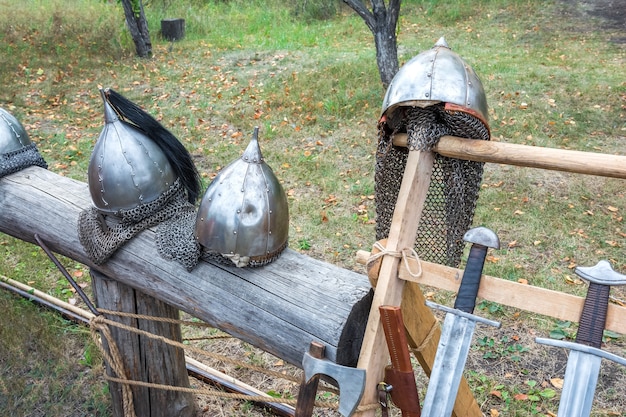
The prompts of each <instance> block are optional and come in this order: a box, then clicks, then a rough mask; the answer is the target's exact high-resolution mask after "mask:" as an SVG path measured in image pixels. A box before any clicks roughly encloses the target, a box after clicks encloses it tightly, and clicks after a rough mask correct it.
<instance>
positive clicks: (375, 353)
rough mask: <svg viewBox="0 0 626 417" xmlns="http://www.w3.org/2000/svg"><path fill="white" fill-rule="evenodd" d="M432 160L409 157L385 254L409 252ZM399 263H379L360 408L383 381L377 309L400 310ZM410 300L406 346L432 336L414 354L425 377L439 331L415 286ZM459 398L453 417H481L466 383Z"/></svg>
mask: <svg viewBox="0 0 626 417" xmlns="http://www.w3.org/2000/svg"><path fill="white" fill-rule="evenodd" d="M434 158H435V154H434V153H433V152H430V151H410V152H409V155H408V158H407V163H406V166H405V170H404V175H403V178H402V184H401V186H400V192H399V193H398V199H397V202H396V207H395V210H394V213H393V218H392V221H391V227H390V230H389V237H388V238H387V246H386V251H388V252H401V251H402V250H404V249H407V248H413V246H414V242H415V238H416V236H417V227H418V225H419V222H420V218H421V214H422V210H423V208H424V203H425V201H426V195H427V193H428V187H429V185H430V179H431V175H432V170H433V163H434ZM400 262H401V259H400V258H398V257H396V256H391V255H386V256H383V258H382V262H381V267H380V273H379V275H378V284H377V285H376V291H375V292H374V299H373V301H372V308H371V310H370V315H369V319H368V322H367V327H366V330H365V336H364V340H363V345H362V347H361V353H360V356H359V362H358V365H357V367H358V368H362V369H365V370H366V372H367V380H366V386H365V392H364V394H363V399H362V401H361V405H362V406H370V405H372V404H376V403H377V391H376V390H377V385H378V383H379V382H380V381H382V380H383V374H384V368H385V366H386V365H387V363H388V361H389V353H388V351H387V346H386V342H385V335H384V331H383V328H382V325H381V323H380V312H379V307H380V306H382V305H393V306H399V305H400V304H401V303H402V299H403V290H404V287H405V282H404V280H402V279H400V278H399V277H398V270H399V265H400ZM410 296H411V299H412V300H413V301H414V302H411V303H410V304H407V303H406V302H405V303H404V307H403V315H404V316H405V321H408V324H407V323H405V325H406V328H407V331H408V332H407V333H408V336H409V344H410V345H411V346H412V347H414V348H415V347H417V346H419V345H420V344H422V343H423V340H424V338H425V337H426V335H430V337H429V340H430V342H429V343H428V346H427V347H426V348H425V349H424V350H423V351H422V352H425V353H426V354H422V353H420V352H417V353H416V356H417V357H418V360H419V361H420V364H421V365H422V366H423V367H424V368H425V370H426V372H427V374H430V368H431V367H432V362H433V361H434V356H435V355H434V352H435V351H436V349H437V343H438V341H439V335H440V333H441V331H440V329H439V327H437V326H435V324H436V320H435V317H434V315H433V313H432V312H431V311H430V309H429V308H428V307H426V305H425V304H424V297H423V295H422V293H421V291H420V290H419V287H418V286H417V285H411V289H410ZM433 326H435V327H433ZM431 345H432V346H431ZM433 346H434V348H433ZM433 349H434V350H433ZM458 397H460V398H462V401H457V405H455V411H454V414H453V415H455V416H468V417H469V416H471V417H479V416H482V413H481V412H480V408H479V407H478V404H477V403H476V401H475V400H474V397H473V395H472V393H471V391H470V390H469V387H468V385H467V383H466V382H465V381H464V380H463V382H462V383H461V387H460V389H459V394H458ZM457 406H458V407H457ZM358 415H359V416H362V417H373V416H374V415H375V410H368V411H363V412H360V413H359V414H358Z"/></svg>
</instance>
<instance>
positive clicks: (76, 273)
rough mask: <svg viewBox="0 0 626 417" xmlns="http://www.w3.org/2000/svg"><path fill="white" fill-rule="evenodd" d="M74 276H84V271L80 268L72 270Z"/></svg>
mask: <svg viewBox="0 0 626 417" xmlns="http://www.w3.org/2000/svg"><path fill="white" fill-rule="evenodd" d="M72 276H73V277H74V278H80V277H82V276H83V271H81V270H80V269H78V270H76V271H74V272H72Z"/></svg>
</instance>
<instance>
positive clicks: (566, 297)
mask: <svg viewBox="0 0 626 417" xmlns="http://www.w3.org/2000/svg"><path fill="white" fill-rule="evenodd" d="M369 256H370V252H367V251H358V252H357V262H359V263H361V264H366V263H367V259H368V258H369ZM420 264H421V266H422V275H421V276H420V277H419V278H414V277H413V276H412V275H411V274H410V273H409V270H411V271H416V270H417V265H416V260H415V259H409V260H408V268H409V270H407V266H406V265H404V263H403V264H402V265H401V266H400V270H399V277H400V278H402V279H404V280H406V281H412V282H416V283H418V284H420V285H428V286H431V287H435V288H439V289H442V290H447V291H453V292H457V291H458V289H459V285H460V284H461V277H462V276H463V270H462V269H457V268H451V267H449V266H444V265H439V264H436V263H431V262H426V261H420ZM478 297H480V298H482V299H484V300H487V301H493V302H495V303H498V304H502V305H505V306H509V307H514V308H519V309H521V310H524V311H528V312H530V313H537V314H542V315H544V316H548V317H554V318H556V319H559V320H569V321H572V322H576V323H577V322H578V320H580V314H581V312H582V309H583V303H584V298H582V297H578V296H575V295H571V294H566V293H563V292H559V291H553V290H548V289H546V288H541V287H536V286H533V285H527V284H521V283H519V282H513V281H508V280H505V279H502V278H496V277H491V276H488V275H484V276H483V278H482V280H481V283H480V290H479V291H478ZM605 328H606V329H607V330H611V331H614V332H617V333H621V334H626V307H622V306H619V305H616V304H609V310H608V312H607V318H606V326H605Z"/></svg>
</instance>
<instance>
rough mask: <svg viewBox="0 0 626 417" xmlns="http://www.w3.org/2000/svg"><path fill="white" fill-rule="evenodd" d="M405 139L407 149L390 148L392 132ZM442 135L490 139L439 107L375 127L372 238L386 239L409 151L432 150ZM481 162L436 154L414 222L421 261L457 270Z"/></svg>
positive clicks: (400, 113)
mask: <svg viewBox="0 0 626 417" xmlns="http://www.w3.org/2000/svg"><path fill="white" fill-rule="evenodd" d="M404 132H406V133H407V134H408V148H404V147H398V146H394V145H393V144H392V136H393V134H395V133H404ZM444 135H452V136H458V137H463V138H471V139H481V140H489V130H488V128H487V127H486V126H485V125H484V124H483V123H482V122H481V121H480V120H479V119H478V118H476V117H474V116H472V115H470V114H468V113H464V112H461V111H449V110H446V109H445V107H444V105H443V104H437V105H433V106H429V107H426V108H421V107H406V108H400V109H399V110H396V111H395V112H393V114H392V115H391V116H390V117H389V119H387V120H386V121H385V122H381V123H380V124H379V139H378V149H377V154H376V172H375V196H376V197H375V202H376V239H377V240H380V239H384V238H386V237H387V236H388V235H389V229H390V227H391V219H392V217H393V211H394V208H395V205H396V201H397V199H398V193H399V192H400V184H401V183H402V176H403V174H404V167H405V165H406V161H407V156H408V153H409V150H424V151H429V150H432V149H433V147H434V146H435V145H436V144H437V142H438V141H439V139H440V138H441V137H442V136H444ZM483 165H484V164H483V163H481V162H473V161H465V160H460V159H453V158H448V157H445V156H441V155H438V154H437V155H436V157H435V162H434V167H433V173H432V179H431V183H430V186H429V188H428V193H427V196H426V202H425V204H424V209H423V212H422V217H421V220H420V223H419V227H418V231H417V238H416V241H415V250H416V252H417V253H418V255H419V256H420V259H423V260H425V261H429V262H435V263H438V264H442V265H448V266H453V267H457V266H458V265H459V263H460V261H461V255H462V254H463V249H464V243H463V235H464V234H465V232H466V231H467V230H468V229H469V228H470V226H471V224H472V219H473V216H474V210H475V208H476V201H477V199H478V191H479V190H480V183H481V180H482V173H483Z"/></svg>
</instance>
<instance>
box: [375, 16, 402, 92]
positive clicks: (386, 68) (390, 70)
mask: <svg viewBox="0 0 626 417" xmlns="http://www.w3.org/2000/svg"><path fill="white" fill-rule="evenodd" d="M374 42H375V43H376V62H377V64H378V73H379V74H380V81H381V82H382V83H383V87H384V88H385V90H386V89H387V87H389V84H391V80H393V77H394V76H395V75H396V73H397V72H398V69H399V66H398V65H399V64H398V45H397V41H396V32H395V26H394V27H389V26H387V25H384V24H382V25H380V28H379V30H377V31H376V32H374Z"/></svg>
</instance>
